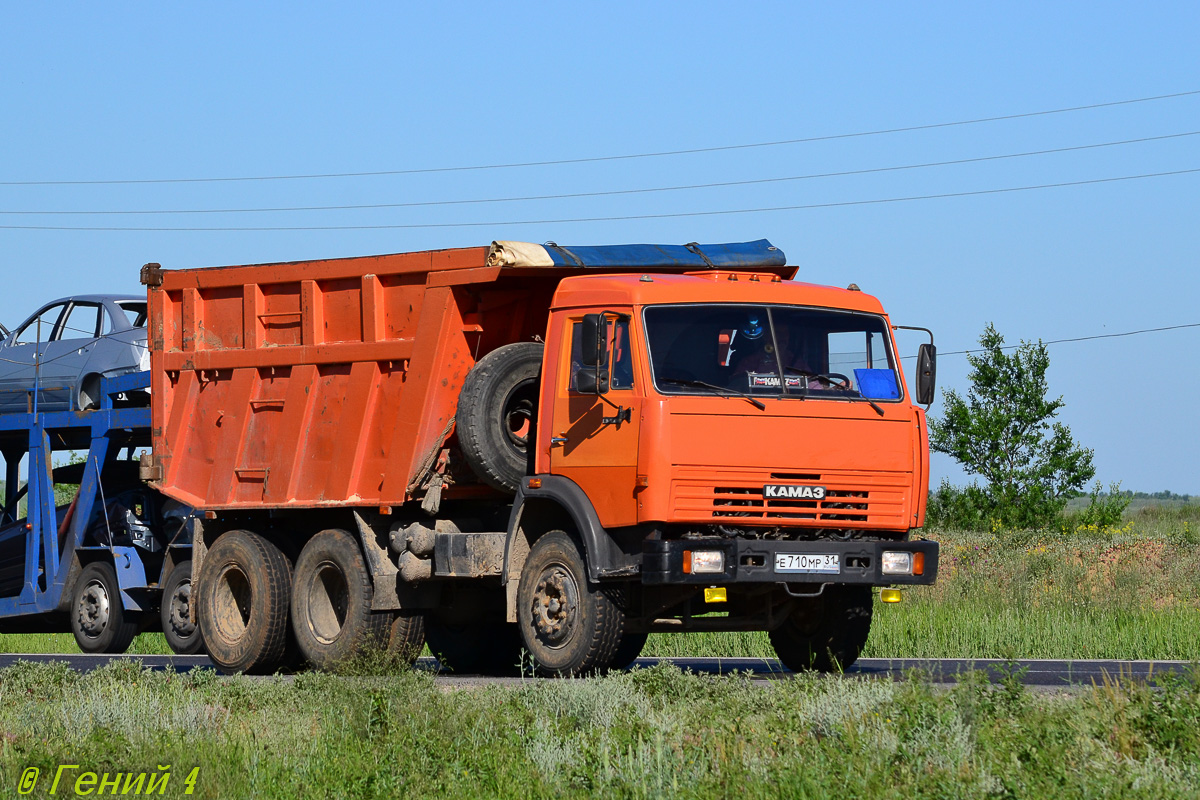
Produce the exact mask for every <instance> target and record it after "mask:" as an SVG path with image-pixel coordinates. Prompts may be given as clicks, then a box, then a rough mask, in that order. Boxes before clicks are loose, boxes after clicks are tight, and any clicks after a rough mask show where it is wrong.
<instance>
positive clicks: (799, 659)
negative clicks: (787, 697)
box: [770, 585, 872, 672]
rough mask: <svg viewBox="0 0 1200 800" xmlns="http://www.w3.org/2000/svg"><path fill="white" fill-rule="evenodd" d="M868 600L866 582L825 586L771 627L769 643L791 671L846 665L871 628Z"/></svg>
mask: <svg viewBox="0 0 1200 800" xmlns="http://www.w3.org/2000/svg"><path fill="white" fill-rule="evenodd" d="M871 602H872V599H871V587H869V586H845V585H830V586H826V587H825V591H824V592H822V593H821V594H820V595H819V596H817V597H813V598H808V599H804V600H801V601H800V605H799V606H798V607H797V608H796V610H795V611H793V612H792V614H791V615H790V616H789V617H788V618H787V619H786V620H784V622H783V624H782V625H780V626H779V627H778V628H776V629H775V630H773V631H771V633H770V639H771V646H772V647H774V648H775V653H776V654H777V655H778V656H779V660H780V661H782V662H783V665H784V666H785V667H787V668H788V669H790V670H792V671H793V672H804V671H807V670H816V671H817V672H841V671H844V670H846V669H849V667H850V665H851V664H853V663H854V662H855V661H856V660H858V656H859V654H860V653H861V652H862V649H863V646H864V645H865V644H866V643H867V634H868V633H870V631H871Z"/></svg>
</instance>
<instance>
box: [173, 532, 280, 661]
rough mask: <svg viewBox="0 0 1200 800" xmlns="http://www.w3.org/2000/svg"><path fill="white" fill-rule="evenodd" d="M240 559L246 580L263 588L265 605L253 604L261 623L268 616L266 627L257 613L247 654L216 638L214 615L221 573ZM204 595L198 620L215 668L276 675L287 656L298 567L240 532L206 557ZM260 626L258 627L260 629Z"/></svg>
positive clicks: (226, 537) (249, 632)
mask: <svg viewBox="0 0 1200 800" xmlns="http://www.w3.org/2000/svg"><path fill="white" fill-rule="evenodd" d="M239 557H240V558H241V559H243V561H242V562H241V563H240V565H241V566H242V567H243V568H244V569H245V571H246V577H247V578H249V579H250V581H251V582H252V583H253V582H256V583H257V584H258V590H259V591H258V592H255V596H256V598H257V600H258V601H259V602H258V603H253V602H252V605H257V607H258V609H259V610H260V612H261V613H260V614H259V615H258V617H262V616H264V615H265V616H266V618H267V619H266V621H265V622H264V621H263V620H262V619H261V618H259V619H256V618H255V615H254V614H253V609H252V615H251V623H252V624H251V625H250V626H248V627H247V630H246V636H248V637H250V640H249V641H248V642H246V646H245V648H244V649H243V648H241V647H240V646H239V645H235V646H234V647H232V648H226V645H225V640H224V639H223V638H222V637H220V636H218V635H215V633H216V629H215V627H214V625H215V623H213V622H212V621H211V620H210V618H209V617H210V615H209V614H208V609H209V608H210V607H211V603H212V595H213V590H214V588H215V587H214V586H213V582H214V580H215V579H216V577H217V574H216V573H217V571H218V570H219V569H220V568H221V567H223V566H224V565H226V564H228V563H230V559H231V558H239ZM234 563H238V562H236V561H235V562H234ZM256 579H257V580H256ZM199 589H200V592H199V602H200V605H199V607H198V608H197V609H196V611H197V617H198V620H199V622H200V626H201V627H200V630H201V635H203V636H204V642H205V648H206V649H207V650H208V653H209V657H210V658H211V659H212V660H213V663H215V664H216V665H217V666H218V667H220V668H221V669H222V670H224V671H226V672H243V673H245V674H248V675H261V674H270V673H272V672H274V671H275V670H276V669H277V668H278V667H279V666H280V664H281V663H282V662H283V660H284V656H285V655H286V652H287V645H288V637H289V625H290V622H289V619H288V617H289V616H290V615H289V601H290V599H291V593H292V565H291V564H290V563H289V562H288V560H287V558H286V557H284V555H283V553H282V552H281V551H280V550H279V548H278V547H276V546H275V545H274V544H272V543H271V542H269V541H268V540H267V539H265V538H264V537H262V536H260V535H259V534H257V533H254V532H252V531H242V530H235V531H228V532H226V533H224V534H222V535H221V536H220V537H218V538H217V541H216V543H215V544H214V545H213V546H212V547H211V548H209V550H208V554H207V555H206V556H205V559H204V562H203V567H202V568H201V580H200V586H199ZM255 622H257V623H258V624H257V625H254V624H253V623H255ZM244 638H245V637H243V639H244ZM239 651H240V652H239Z"/></svg>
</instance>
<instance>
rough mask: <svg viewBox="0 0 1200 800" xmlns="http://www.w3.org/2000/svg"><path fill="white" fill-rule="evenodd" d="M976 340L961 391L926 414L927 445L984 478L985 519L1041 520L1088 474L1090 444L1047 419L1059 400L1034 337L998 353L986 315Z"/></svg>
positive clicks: (1054, 513) (1031, 524)
mask: <svg viewBox="0 0 1200 800" xmlns="http://www.w3.org/2000/svg"><path fill="white" fill-rule="evenodd" d="M979 344H980V346H981V347H982V348H983V352H982V353H979V354H977V355H968V356H967V361H968V363H970V365H971V372H970V374H969V375H968V376H967V377H968V379H969V380H970V381H971V388H970V390H969V391H968V392H967V397H966V399H965V400H964V399H963V398H961V397H959V395H958V393H957V392H955V391H954V390H952V389H951V390H946V391H945V392H944V393H943V402H944V405H945V414H944V416H943V417H942V419H940V420H938V419H931V420H930V422H929V433H930V447H931V448H932V449H933V450H935V451H937V452H939V453H946V454H947V455H949V456H952V457H953V458H954V459H955V460H956V461H958V462H959V463H960V464H962V465H963V467H965V468H966V470H967V471H968V472H970V473H972V474H975V475H980V476H982V477H983V478H984V480H986V481H987V486H986V487H984V489H983V490H982V492H983V494H982V497H983V498H984V500H985V502H986V504H987V505H988V506H990V508H989V509H988V511H989V513H990V516H991V518H992V519H995V520H1000V521H1002V522H1004V523H1005V524H1008V525H1012V526H1017V527H1028V528H1037V527H1042V526H1045V525H1048V524H1050V523H1052V522H1053V521H1054V520H1055V519H1056V518H1057V517H1058V516H1059V515H1060V514H1061V512H1062V509H1063V506H1065V505H1066V502H1067V499H1068V497H1070V495H1071V494H1072V493H1074V492H1078V491H1079V490H1080V489H1082V488H1083V487H1084V486H1085V485H1086V484H1087V482H1088V481H1089V480H1091V479H1092V476H1094V475H1095V474H1096V469H1095V467H1093V466H1092V451H1091V450H1088V449H1086V448H1083V447H1080V446H1079V445H1077V444H1076V443H1075V441H1074V440H1073V439H1072V438H1071V430H1070V428H1068V427H1067V426H1066V425H1063V424H1062V423H1060V422H1052V420H1053V419H1054V417H1056V416H1057V415H1058V411H1059V409H1061V408H1062V407H1063V405H1064V403H1063V400H1062V398H1061V397H1059V398H1058V399H1056V400H1049V399H1047V398H1046V392H1047V390H1048V388H1049V387H1048V386H1047V384H1046V369H1047V367H1049V366H1050V355H1049V353H1048V352H1047V349H1046V346H1045V345H1044V344H1042V342H1041V341H1038V342H1037V344H1034V343H1032V342H1025V341H1023V342H1021V344H1020V345H1019V346H1018V347H1016V348H1015V349H1014V350H1013V352H1012V353H1011V354H1009V353H1005V351H1004V337H1003V336H1001V335H1000V333H999V332H997V331H996V329H995V327H993V326H992V325H991V323H989V324H988V326H987V328H986V329H985V330H984V332H983V335H981V336H980V337H979Z"/></svg>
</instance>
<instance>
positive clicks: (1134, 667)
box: [0, 653, 1190, 687]
mask: <svg viewBox="0 0 1200 800" xmlns="http://www.w3.org/2000/svg"><path fill="white" fill-rule="evenodd" d="M18 660H25V661H40V662H49V661H65V662H67V664H69V665H70V666H71V667H72V669H75V670H76V671H78V672H89V671H91V670H93V669H96V668H97V667H99V666H102V665H104V664H107V663H108V662H110V661H114V660H126V661H132V660H140V661H141V662H142V663H143V664H144V665H145V666H147V667H150V668H152V669H156V670H174V671H175V672H187V671H188V670H190V669H192V668H193V667H212V662H211V661H209V660H208V657H207V656H133V655H122V656H104V655H84V654H81V653H80V654H65V655H30V654H20V653H4V654H0V667H7V666H10V665H11V664H13V663H15V662H16V661H18ZM659 661H670V662H672V663H674V664H675V665H676V666H678V667H679V668H680V669H688V670H691V671H693V672H697V673H703V674H710V675H730V674H734V673H750V674H751V675H752V676H753V677H754V678H756V679H759V680H780V679H786V678H788V677H789V676H791V675H792V673H791V672H789V671H788V670H787V669H785V668H784V667H783V666H782V665H781V664H780V663H779V662H778V661H776V660H774V659H762V658H673V659H657V658H639V659H638V660H637V665H638V666H639V667H651V666H654V665H655V664H657V663H658V662H659ZM417 666H418V668H420V669H428V670H431V671H433V670H436V669H437V661H435V660H434V659H432V658H422V659H420V660H419V661H418V662H417ZM1014 669H1016V670H1018V671H1019V674H1020V679H1021V682H1022V683H1024V684H1025V685H1027V686H1040V687H1065V686H1088V685H1091V684H1093V683H1096V684H1102V683H1104V682H1105V681H1124V680H1136V681H1145V680H1147V679H1151V678H1153V677H1156V676H1161V675H1163V674H1166V673H1176V674H1190V665H1189V664H1188V662H1186V661H1105V660H1090V659H1089V660H1074V661H1067V660H1050V659H1025V660H1018V661H1015V662H1014V661H1004V660H1000V659H988V658H980V659H967V658H897V659H885V658H863V659H859V660H858V661H857V662H856V663H855V664H854V666H853V667H852V668H851V669H849V670H848V671H847V672H846V675H847V676H854V677H866V678H881V679H888V680H904V678H905V677H906V675H907V674H908V673H909V672H911V671H912V670H917V671H919V672H923V673H929V674H930V676H931V677H932V678H933V681H934V682H935V683H953V682H954V681H955V680H956V679H957V676H958V675H961V674H963V673H967V672H971V671H974V670H983V671H985V672H986V673H987V675H988V677H989V679H990V680H991V681H992V682H998V681H1000V680H1001V679H1002V678H1003V677H1004V676H1005V675H1008V674H1010V673H1011V672H1012V670H1014ZM439 680H442V681H445V682H447V683H449V684H451V685H456V684H457V685H472V684H480V683H492V682H500V683H515V682H520V681H521V680H524V679H522V678H486V677H480V676H470V675H449V674H442V675H439Z"/></svg>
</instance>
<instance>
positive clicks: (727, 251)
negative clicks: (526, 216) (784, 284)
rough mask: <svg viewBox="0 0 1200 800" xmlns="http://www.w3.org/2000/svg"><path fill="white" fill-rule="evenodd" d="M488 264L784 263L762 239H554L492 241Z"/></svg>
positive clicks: (735, 266)
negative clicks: (568, 243) (580, 242)
mask: <svg viewBox="0 0 1200 800" xmlns="http://www.w3.org/2000/svg"><path fill="white" fill-rule="evenodd" d="M488 261H489V263H496V264H503V265H505V266H547V267H549V266H555V267H587V268H592V267H596V268H614V267H645V268H647V269H653V268H671V267H677V268H682V269H697V270H701V269H713V268H717V269H722V268H724V269H753V268H755V267H762V268H764V269H765V268H769V267H782V266H784V265H786V264H787V259H786V257H785V256H784V254H783V251H782V250H780V249H779V248H777V247H775V246H774V245H773V244H771V243H770V242H768V241H767V240H766V239H759V240H758V241H756V242H734V243H730V244H696V243H695V242H693V243H691V244H684V245H678V244H610V245H595V246H590V245H585V246H581V247H574V246H572V247H564V246H561V245H558V244H555V243H554V242H547V243H546V244H544V245H531V244H527V243H524V242H493V244H492V254H491V255H489V257H488Z"/></svg>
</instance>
